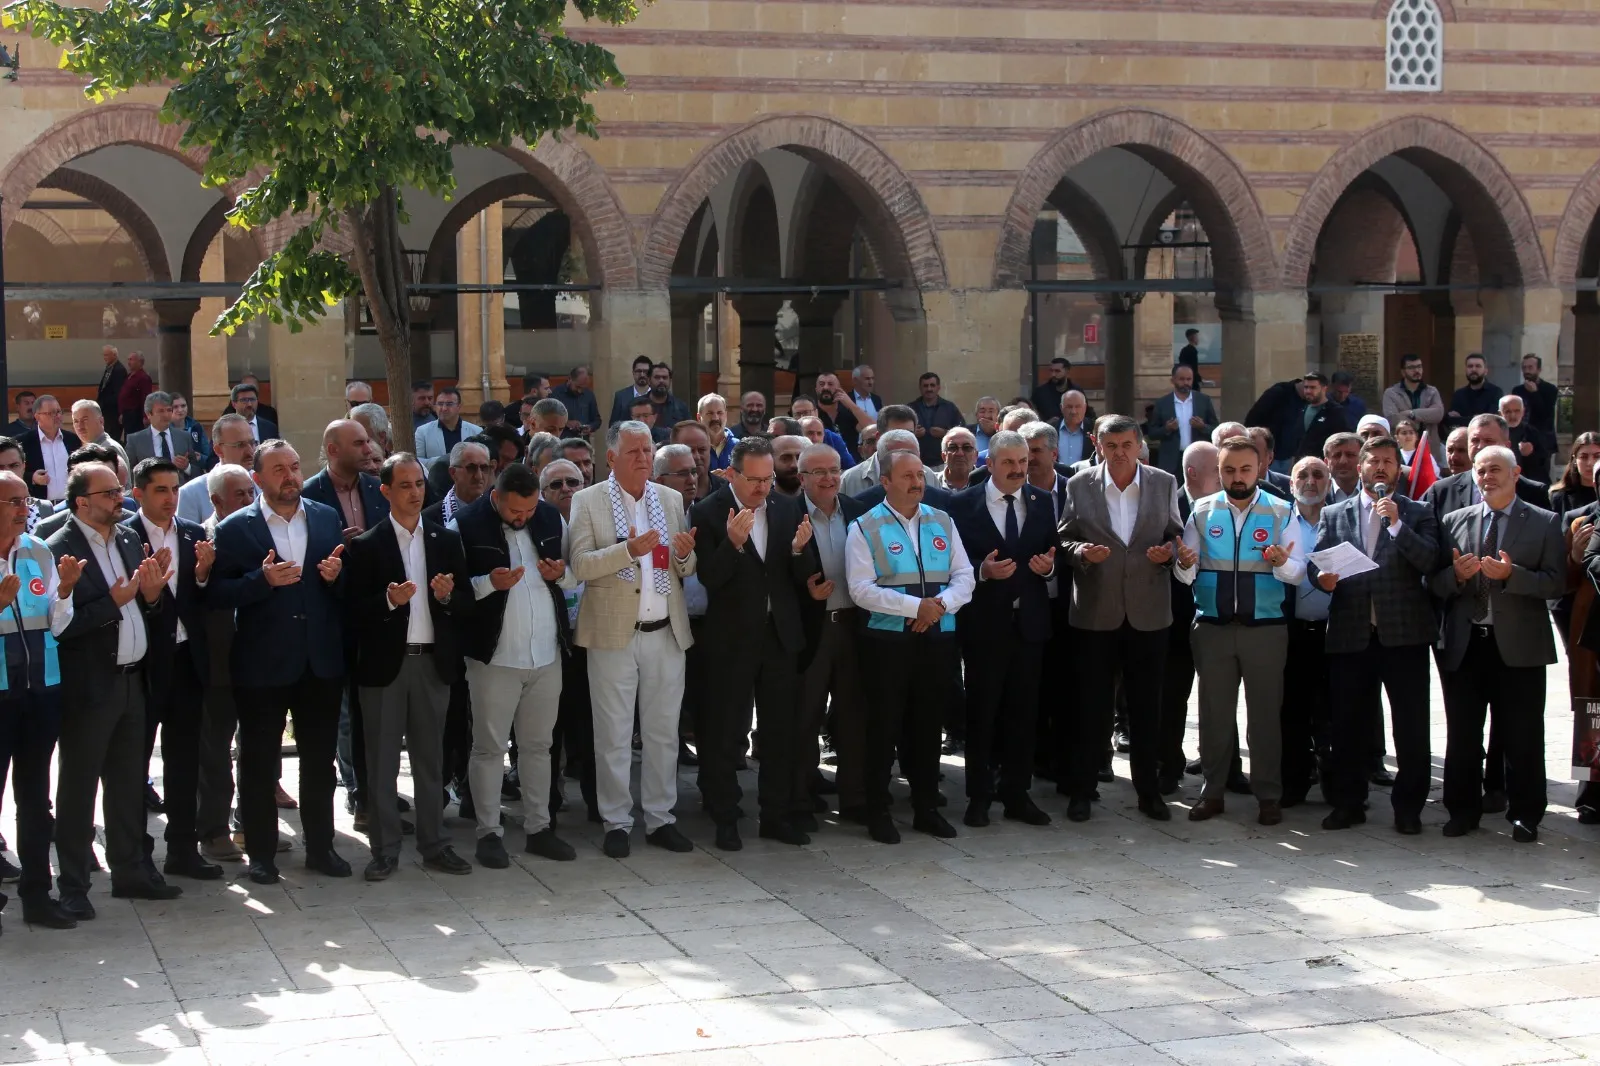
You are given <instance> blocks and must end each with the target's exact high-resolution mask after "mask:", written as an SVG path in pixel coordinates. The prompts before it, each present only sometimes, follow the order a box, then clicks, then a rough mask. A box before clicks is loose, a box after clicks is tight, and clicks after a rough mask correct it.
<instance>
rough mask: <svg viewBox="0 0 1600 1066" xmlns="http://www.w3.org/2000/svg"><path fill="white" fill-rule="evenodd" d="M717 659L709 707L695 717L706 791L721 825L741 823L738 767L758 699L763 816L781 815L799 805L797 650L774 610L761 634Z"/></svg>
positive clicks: (707, 802)
mask: <svg viewBox="0 0 1600 1066" xmlns="http://www.w3.org/2000/svg"><path fill="white" fill-rule="evenodd" d="M740 644H741V645H742V646H740V647H727V648H724V649H723V650H725V651H727V652H729V653H730V654H729V655H728V656H727V657H726V658H725V659H723V660H720V661H719V662H718V664H717V671H716V674H715V675H714V676H713V677H710V678H708V682H709V683H708V686H707V688H708V691H707V693H706V702H705V705H704V712H703V713H702V714H701V715H700V717H699V719H698V721H697V722H696V723H695V740H696V741H697V742H698V744H699V753H700V774H699V785H700V795H701V797H702V799H704V801H705V805H706V810H707V811H708V812H709V813H710V815H711V818H712V820H713V821H715V822H716V823H717V824H718V825H732V824H733V823H734V822H736V821H737V820H738V819H737V815H736V812H735V808H736V807H737V806H738V805H739V800H740V798H741V796H742V794H743V793H742V790H741V789H740V787H739V778H738V772H737V771H736V770H735V769H734V767H735V766H736V765H737V762H738V759H739V757H740V756H742V755H743V754H744V751H745V734H746V733H747V732H748V730H749V728H750V702H751V698H752V697H754V699H755V707H756V729H757V731H758V733H759V736H760V756H761V765H760V772H759V774H758V776H757V796H758V799H759V802H760V804H761V817H762V818H763V819H765V820H780V819H783V818H786V817H787V816H788V815H789V814H790V812H792V811H794V810H797V809H799V808H798V807H797V806H796V804H797V803H799V802H801V799H800V798H799V797H796V795H795V787H796V781H797V780H798V778H799V774H798V773H797V772H796V766H797V765H798V760H799V758H800V751H801V747H802V745H801V742H800V676H799V673H798V671H797V669H796V663H795V659H796V656H795V653H793V652H790V651H787V650H786V649H785V648H784V646H783V641H782V640H781V639H779V637H778V630H777V628H776V627H775V626H774V625H773V622H772V619H771V617H770V616H769V617H768V619H767V624H766V625H765V626H764V627H763V628H762V629H761V631H760V632H759V633H753V634H750V635H749V636H748V637H747V638H746V639H745V640H743V641H741V642H740Z"/></svg>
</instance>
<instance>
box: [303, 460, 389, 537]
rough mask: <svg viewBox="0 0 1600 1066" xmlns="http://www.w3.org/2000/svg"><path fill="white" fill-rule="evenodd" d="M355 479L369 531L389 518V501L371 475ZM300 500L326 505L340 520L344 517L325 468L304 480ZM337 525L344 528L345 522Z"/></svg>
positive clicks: (331, 480) (331, 479)
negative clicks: (358, 485) (357, 480)
mask: <svg viewBox="0 0 1600 1066" xmlns="http://www.w3.org/2000/svg"><path fill="white" fill-rule="evenodd" d="M357 477H358V478H359V479H360V480H359V484H360V485H361V508H362V510H364V511H365V512H366V528H367V529H371V528H372V527H373V526H375V525H377V524H378V523H379V522H382V521H383V520H384V519H385V518H388V517H389V501H388V500H387V499H385V498H384V495H383V491H382V490H381V489H380V488H379V487H378V479H377V478H375V477H373V476H372V475H371V474H358V475H357ZM300 498H301V499H303V500H316V501H317V502H318V503H321V504H326V505H327V506H329V507H332V508H333V513H334V514H336V515H340V516H341V519H342V517H343V516H344V508H342V507H340V506H339V493H338V492H337V491H336V490H335V489H334V487H333V478H332V477H331V476H330V475H329V474H328V471H327V469H326V468H324V469H322V470H319V471H317V473H315V474H313V475H311V476H310V477H308V478H306V483H305V485H304V486H303V487H302V488H301V489H300ZM339 524H340V526H344V525H345V522H344V521H342V520H341V521H340V523H339Z"/></svg>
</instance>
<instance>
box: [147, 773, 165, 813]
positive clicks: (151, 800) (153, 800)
mask: <svg viewBox="0 0 1600 1066" xmlns="http://www.w3.org/2000/svg"><path fill="white" fill-rule="evenodd" d="M144 809H145V810H147V811H149V812H150V813H151V814H161V813H162V812H164V811H165V810H166V809H167V805H166V804H165V803H164V802H162V800H161V794H160V793H159V792H157V791H156V786H154V785H152V784H151V783H150V782H148V781H146V782H145V784H144Z"/></svg>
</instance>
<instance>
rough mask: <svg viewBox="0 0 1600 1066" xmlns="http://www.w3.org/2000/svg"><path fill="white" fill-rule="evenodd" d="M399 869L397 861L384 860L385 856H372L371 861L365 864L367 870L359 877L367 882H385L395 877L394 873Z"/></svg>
mask: <svg viewBox="0 0 1600 1066" xmlns="http://www.w3.org/2000/svg"><path fill="white" fill-rule="evenodd" d="M399 869H400V862H399V860H398V859H390V858H386V857H385V856H382V855H378V856H374V857H373V860H372V861H371V862H369V863H367V868H366V869H365V870H363V871H361V876H362V877H363V878H365V879H366V880H368V881H387V880H389V878H391V877H393V876H394V875H395V871H397V870H399Z"/></svg>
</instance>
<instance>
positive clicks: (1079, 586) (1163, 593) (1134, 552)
mask: <svg viewBox="0 0 1600 1066" xmlns="http://www.w3.org/2000/svg"><path fill="white" fill-rule="evenodd" d="M1108 476H1109V475H1108V474H1107V473H1106V468H1105V467H1104V466H1097V467H1094V468H1092V469H1089V470H1085V471H1083V473H1081V474H1074V475H1073V476H1072V480H1070V481H1068V482H1067V494H1066V502H1065V503H1064V504H1063V506H1062V508H1061V524H1060V526H1059V528H1058V530H1057V533H1058V535H1059V538H1060V541H1061V548H1062V550H1063V551H1064V552H1065V553H1066V556H1067V562H1068V563H1070V564H1071V566H1072V569H1073V579H1072V611H1071V614H1070V616H1069V624H1070V625H1071V626H1072V628H1073V629H1088V630H1093V631H1100V632H1104V631H1106V630H1112V629H1117V628H1119V627H1120V626H1121V625H1122V623H1123V622H1124V621H1126V622H1127V623H1128V624H1129V625H1131V626H1132V627H1133V628H1134V629H1137V630H1139V631H1140V632H1146V633H1148V632H1150V631H1152V630H1157V629H1166V628H1167V627H1168V626H1170V625H1172V588H1171V583H1170V576H1171V572H1172V571H1171V568H1170V566H1157V565H1156V564H1155V563H1152V562H1151V561H1150V560H1149V559H1147V558H1145V550H1146V549H1148V548H1154V547H1157V546H1158V545H1161V544H1165V543H1167V542H1168V541H1170V540H1172V538H1174V537H1179V536H1182V535H1183V523H1182V522H1181V521H1179V520H1178V483H1177V481H1176V480H1175V479H1174V478H1173V476H1172V475H1171V474H1169V473H1167V472H1166V471H1164V470H1157V469H1156V468H1155V467H1153V466H1144V465H1140V467H1139V478H1140V481H1139V514H1138V517H1136V518H1135V519H1134V523H1133V540H1132V542H1131V543H1128V544H1124V543H1123V542H1122V540H1121V539H1120V538H1119V537H1118V536H1117V535H1116V533H1115V532H1113V531H1112V527H1111V512H1110V511H1109V510H1108V509H1107V507H1106V490H1105V485H1106V479H1107V477H1108ZM1094 544H1103V545H1105V546H1107V547H1109V548H1110V549H1111V555H1110V557H1109V558H1107V559H1104V560H1102V561H1101V562H1098V563H1091V562H1089V561H1087V560H1086V559H1084V558H1083V549H1084V548H1087V547H1089V546H1090V545H1094Z"/></svg>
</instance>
